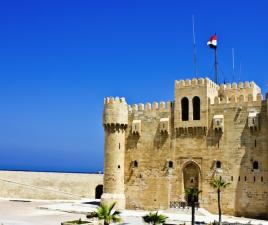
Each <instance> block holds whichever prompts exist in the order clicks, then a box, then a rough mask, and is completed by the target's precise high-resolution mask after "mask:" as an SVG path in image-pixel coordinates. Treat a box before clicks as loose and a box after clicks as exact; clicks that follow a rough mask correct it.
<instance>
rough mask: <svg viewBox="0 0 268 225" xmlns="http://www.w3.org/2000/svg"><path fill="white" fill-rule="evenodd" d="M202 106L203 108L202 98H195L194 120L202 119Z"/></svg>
mask: <svg viewBox="0 0 268 225" xmlns="http://www.w3.org/2000/svg"><path fill="white" fill-rule="evenodd" d="M200 106H201V101H200V98H199V97H197V96H195V97H194V98H193V120H200V118H201V113H200V108H201V107H200Z"/></svg>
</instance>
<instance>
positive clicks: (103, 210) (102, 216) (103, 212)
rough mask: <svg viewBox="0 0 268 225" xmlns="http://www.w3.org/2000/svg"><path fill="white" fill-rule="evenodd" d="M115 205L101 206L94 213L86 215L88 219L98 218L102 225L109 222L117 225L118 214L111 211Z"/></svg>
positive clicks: (119, 220) (118, 220) (119, 219)
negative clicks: (102, 222)
mask: <svg viewBox="0 0 268 225" xmlns="http://www.w3.org/2000/svg"><path fill="white" fill-rule="evenodd" d="M115 204H116V203H113V204H111V205H106V204H101V205H100V207H99V208H98V209H97V211H96V212H91V213H89V214H88V215H87V218H88V219H91V218H98V219H99V220H103V221H104V225H109V224H110V223H111V222H113V223H119V222H121V218H120V214H121V212H120V211H118V210H113V209H114V207H115Z"/></svg>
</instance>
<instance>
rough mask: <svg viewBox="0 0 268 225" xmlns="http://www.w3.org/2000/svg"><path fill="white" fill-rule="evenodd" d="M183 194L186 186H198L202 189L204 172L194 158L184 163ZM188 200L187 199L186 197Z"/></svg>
mask: <svg viewBox="0 0 268 225" xmlns="http://www.w3.org/2000/svg"><path fill="white" fill-rule="evenodd" d="M181 173H182V189H181V190H182V196H184V194H185V189H186V188H191V187H193V188H197V189H198V190H202V173H201V169H200V166H199V165H198V163H197V162H196V161H194V160H189V161H187V162H184V163H183V165H182V171H181ZM185 200H186V199H185Z"/></svg>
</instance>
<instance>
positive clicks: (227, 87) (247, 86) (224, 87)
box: [220, 81, 261, 91]
mask: <svg viewBox="0 0 268 225" xmlns="http://www.w3.org/2000/svg"><path fill="white" fill-rule="evenodd" d="M231 89H233V90H237V89H255V90H257V91H261V89H260V87H259V86H258V85H257V84H256V83H255V82H253V81H251V82H249V81H245V82H239V83H235V82H234V83H232V84H231V83H227V84H220V90H221V91H222V90H231Z"/></svg>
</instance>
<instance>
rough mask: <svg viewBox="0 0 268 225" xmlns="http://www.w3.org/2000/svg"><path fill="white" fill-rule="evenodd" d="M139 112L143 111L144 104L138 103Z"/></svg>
mask: <svg viewBox="0 0 268 225" xmlns="http://www.w3.org/2000/svg"><path fill="white" fill-rule="evenodd" d="M138 109H139V111H143V110H144V104H143V103H140V104H139V106H138Z"/></svg>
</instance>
